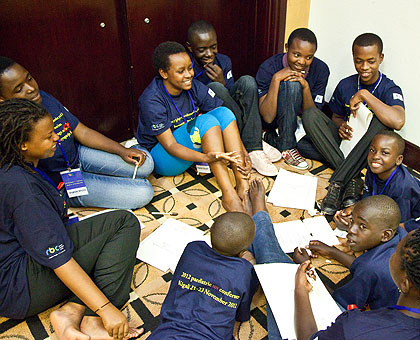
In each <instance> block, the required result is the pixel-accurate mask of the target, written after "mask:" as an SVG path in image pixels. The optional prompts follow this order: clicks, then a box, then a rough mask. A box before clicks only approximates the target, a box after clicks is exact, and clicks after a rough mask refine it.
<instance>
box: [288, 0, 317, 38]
mask: <svg viewBox="0 0 420 340" xmlns="http://www.w3.org/2000/svg"><path fill="white" fill-rule="evenodd" d="M310 6H311V0H288V1H287V10H286V29H285V33H284V41H285V42H287V38H288V37H289V35H290V33H292V31H293V30H295V29H296V28H299V27H308V21H309V9H310Z"/></svg>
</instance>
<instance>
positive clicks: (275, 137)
mask: <svg viewBox="0 0 420 340" xmlns="http://www.w3.org/2000/svg"><path fill="white" fill-rule="evenodd" d="M301 109H302V86H301V85H300V83H299V82H290V81H282V82H281V83H280V88H279V93H278V96H277V115H276V118H274V121H273V122H272V123H270V124H267V123H266V124H264V127H266V128H267V130H268V131H267V133H266V136H265V141H266V142H267V143H268V144H270V145H272V146H274V147H275V148H277V149H278V150H280V151H285V150H289V149H294V148H296V146H297V143H296V137H295V131H296V128H297V120H296V117H297V114H298V113H299V111H300V110H301ZM276 129H278V133H277V131H276Z"/></svg>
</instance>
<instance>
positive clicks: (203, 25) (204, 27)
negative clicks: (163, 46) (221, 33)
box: [187, 20, 216, 44]
mask: <svg viewBox="0 0 420 340" xmlns="http://www.w3.org/2000/svg"><path fill="white" fill-rule="evenodd" d="M210 31H215V32H216V30H215V29H214V26H213V25H212V24H210V23H209V22H208V21H205V20H200V21H195V22H193V23H192V24H191V25H190V27H188V32H187V41H188V42H189V43H190V44H191V42H192V39H193V36H194V34H200V33H207V32H210Z"/></svg>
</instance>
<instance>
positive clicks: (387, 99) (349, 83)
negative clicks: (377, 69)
mask: <svg viewBox="0 0 420 340" xmlns="http://www.w3.org/2000/svg"><path fill="white" fill-rule="evenodd" d="M358 77H359V75H358V74H353V75H352V76H350V77H347V78H344V79H342V80H341V81H340V82H339V83H338V85H337V87H336V88H335V90H334V93H333V95H332V97H331V100H330V102H329V104H328V105H329V107H330V109H331V111H332V112H334V113H335V114H337V115H340V116H344V117H345V119H346V120H347V117H348V116H349V115H350V99H351V98H352V97H353V96H354V95H355V94H356V92H358V91H359V89H358V85H357V84H358V82H357V79H358ZM360 85H361V87H362V89H366V90H368V91H369V92H372V91H373V89H374V88H375V84H371V85H367V86H366V85H363V84H360ZM373 95H374V96H375V97H376V98H378V99H379V100H380V101H382V102H383V103H385V104H387V105H389V106H394V105H399V106H402V107H403V108H404V97H403V94H402V91H401V88H400V87H399V86H397V85H395V83H394V82H393V81H392V80H391V79H389V78H387V76H386V75H385V74H382V80H381V82H380V83H379V85H378V87H377V88H376V90H375V91H374V92H373ZM369 109H370V110H371V111H372V112H373V110H372V109H371V108H369Z"/></svg>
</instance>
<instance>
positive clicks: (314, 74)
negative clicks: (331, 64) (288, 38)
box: [255, 53, 330, 109]
mask: <svg viewBox="0 0 420 340" xmlns="http://www.w3.org/2000/svg"><path fill="white" fill-rule="evenodd" d="M284 55H285V53H280V54H276V55H274V56H272V57H270V58H268V59H267V60H266V61H264V62H263V63H262V64H261V65H260V67H259V69H258V72H257V76H256V78H255V79H256V81H257V84H258V95H259V97H260V98H261V97H262V96H264V95H265V94H267V92H268V89H269V87H270V83H271V79H272V78H273V76H274V74H275V73H276V72H278V71H280V70H282V69H283V68H284V67H285V66H284V65H283V56H284ZM329 76H330V70H329V68H328V66H327V64H326V63H324V62H323V61H322V60H320V59H318V58H316V57H314V58H313V61H312V63H311V66H310V67H309V71H308V74H307V76H306V78H305V79H306V81H307V82H308V85H309V88H310V89H311V94H312V99H313V100H314V103H315V105H316V106H317V107H318V108H319V109H320V108H322V106H323V105H324V101H325V98H324V97H325V89H326V88H327V83H328V77H329Z"/></svg>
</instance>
